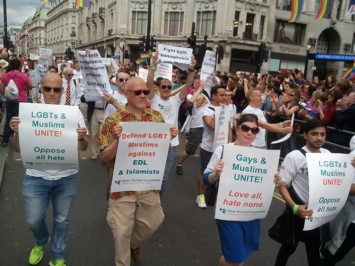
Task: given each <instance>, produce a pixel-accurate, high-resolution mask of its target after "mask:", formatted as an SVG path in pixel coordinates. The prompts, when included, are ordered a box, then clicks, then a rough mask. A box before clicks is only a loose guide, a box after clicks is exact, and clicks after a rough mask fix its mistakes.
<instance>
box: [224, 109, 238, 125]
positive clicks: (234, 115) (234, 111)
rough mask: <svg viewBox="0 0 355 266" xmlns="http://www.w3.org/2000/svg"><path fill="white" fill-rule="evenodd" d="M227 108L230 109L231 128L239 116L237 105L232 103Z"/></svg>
mask: <svg viewBox="0 0 355 266" xmlns="http://www.w3.org/2000/svg"><path fill="white" fill-rule="evenodd" d="M225 108H228V109H229V122H230V123H231V128H233V122H234V119H235V118H237V107H235V105H234V104H230V105H228V106H226V107H225Z"/></svg>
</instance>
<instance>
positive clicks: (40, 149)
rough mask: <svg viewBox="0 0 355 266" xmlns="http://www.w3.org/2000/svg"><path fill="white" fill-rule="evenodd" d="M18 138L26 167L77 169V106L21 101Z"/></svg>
mask: <svg viewBox="0 0 355 266" xmlns="http://www.w3.org/2000/svg"><path fill="white" fill-rule="evenodd" d="M19 117H20V120H21V122H20V124H19V138H20V140H19V141H20V149H21V158H22V162H23V165H24V167H25V168H26V169H42V170H61V169H78V168H79V164H78V133H77V132H76V129H77V128H78V107H77V106H67V105H52V104H32V103H20V110H19Z"/></svg>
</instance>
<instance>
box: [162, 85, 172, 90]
mask: <svg viewBox="0 0 355 266" xmlns="http://www.w3.org/2000/svg"><path fill="white" fill-rule="evenodd" d="M161 88H162V89H164V90H165V89H168V90H171V86H167V85H162V86H161Z"/></svg>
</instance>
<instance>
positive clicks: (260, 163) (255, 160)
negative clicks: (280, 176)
mask: <svg viewBox="0 0 355 266" xmlns="http://www.w3.org/2000/svg"><path fill="white" fill-rule="evenodd" d="M279 157H280V151H279V150H263V149H256V148H251V147H242V146H238V145H234V144H227V145H224V151H223V160H224V167H223V172H222V173H221V176H220V181H219V187H218V195H217V203H216V204H217V205H216V212H215V218H216V219H220V220H228V221H251V220H255V219H263V218H265V217H266V215H267V212H268V211H269V208H270V204H271V200H272V197H273V193H274V189H275V183H274V174H275V173H276V171H277V166H278V163H279Z"/></svg>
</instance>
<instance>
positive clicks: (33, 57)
mask: <svg viewBox="0 0 355 266" xmlns="http://www.w3.org/2000/svg"><path fill="white" fill-rule="evenodd" d="M35 58H37V59H38V58H39V55H38V54H30V59H31V60H33V59H35Z"/></svg>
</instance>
